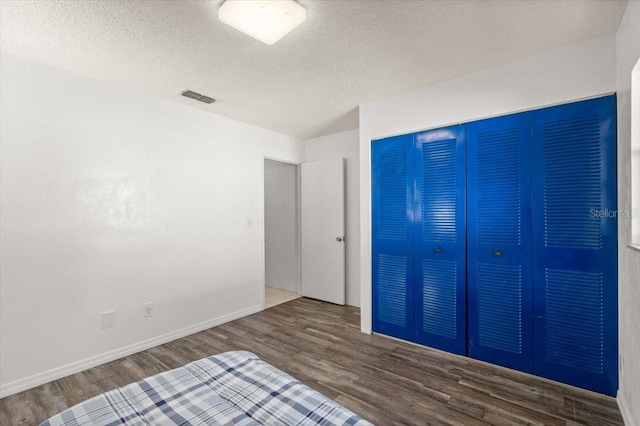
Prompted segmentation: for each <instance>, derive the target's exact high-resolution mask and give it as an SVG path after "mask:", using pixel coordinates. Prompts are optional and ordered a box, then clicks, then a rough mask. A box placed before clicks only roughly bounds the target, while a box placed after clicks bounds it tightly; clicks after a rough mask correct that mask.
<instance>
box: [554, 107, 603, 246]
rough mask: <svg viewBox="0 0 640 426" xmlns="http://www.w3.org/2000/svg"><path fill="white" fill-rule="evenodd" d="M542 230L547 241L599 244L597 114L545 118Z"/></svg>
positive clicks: (599, 208)
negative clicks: (573, 117) (568, 117)
mask: <svg viewBox="0 0 640 426" xmlns="http://www.w3.org/2000/svg"><path fill="white" fill-rule="evenodd" d="M543 132H544V133H543V140H544V148H543V149H544V223H545V227H544V235H545V244H546V245H547V247H565V248H568V247H575V248H596V249H597V248H600V247H602V236H601V232H600V218H599V217H597V215H594V214H591V212H592V211H599V210H601V209H602V198H601V191H602V190H601V186H602V155H601V147H600V140H601V135H600V120H599V117H598V116H597V115H595V114H594V115H592V116H591V117H581V118H576V119H573V120H563V121H557V122H549V123H545V125H544V130H543Z"/></svg>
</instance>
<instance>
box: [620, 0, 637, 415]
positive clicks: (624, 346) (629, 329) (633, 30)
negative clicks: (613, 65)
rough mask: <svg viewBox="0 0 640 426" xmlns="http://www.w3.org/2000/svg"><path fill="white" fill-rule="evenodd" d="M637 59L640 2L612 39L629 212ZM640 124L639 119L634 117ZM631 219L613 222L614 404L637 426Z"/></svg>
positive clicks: (623, 196)
mask: <svg viewBox="0 0 640 426" xmlns="http://www.w3.org/2000/svg"><path fill="white" fill-rule="evenodd" d="M638 58H640V2H633V1H631V2H629V3H628V5H627V10H626V12H625V15H624V17H623V19H622V23H621V24H620V29H619V30H618V34H617V81H618V83H617V89H618V208H620V209H627V208H629V207H631V185H630V184H631V162H630V157H631V155H630V152H631V70H632V68H633V66H634V65H635V64H636V63H637V61H638ZM635 119H636V120H639V119H640V118H639V117H635ZM630 237H631V220H630V218H629V217H627V216H619V218H618V292H619V294H618V309H619V311H618V318H619V339H620V354H621V355H622V356H623V358H624V361H623V363H622V371H621V374H620V389H619V391H618V404H619V405H620V409H621V411H622V413H623V417H624V419H625V422H626V424H627V425H628V426H634V425H640V309H638V306H640V252H638V251H634V250H633V249H631V248H629V247H628V246H627V244H629V243H630Z"/></svg>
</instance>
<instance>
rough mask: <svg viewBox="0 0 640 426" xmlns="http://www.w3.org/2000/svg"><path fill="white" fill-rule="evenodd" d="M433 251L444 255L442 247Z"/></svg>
mask: <svg viewBox="0 0 640 426" xmlns="http://www.w3.org/2000/svg"><path fill="white" fill-rule="evenodd" d="M433 251H435V252H436V253H442V252H443V248H442V247H436V248H434V249H433Z"/></svg>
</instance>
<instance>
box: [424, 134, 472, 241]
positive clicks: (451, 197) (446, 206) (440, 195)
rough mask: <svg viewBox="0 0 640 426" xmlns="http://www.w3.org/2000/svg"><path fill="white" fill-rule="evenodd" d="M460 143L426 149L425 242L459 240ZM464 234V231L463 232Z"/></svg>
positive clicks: (439, 143) (426, 146) (448, 142)
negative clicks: (458, 183)
mask: <svg viewBox="0 0 640 426" xmlns="http://www.w3.org/2000/svg"><path fill="white" fill-rule="evenodd" d="M457 150H458V143H457V140H456V139H447V140H441V141H436V142H430V143H425V144H423V146H422V159H421V161H422V164H424V165H428V167H424V169H423V173H422V182H421V185H420V191H421V199H422V203H423V208H422V239H423V241H451V242H456V241H457V240H458V235H457V232H458V230H457V227H456V211H457V210H456V199H457V196H458V193H457V186H458V185H457V172H456V170H457V167H458V152H457ZM460 231H461V232H464V230H460Z"/></svg>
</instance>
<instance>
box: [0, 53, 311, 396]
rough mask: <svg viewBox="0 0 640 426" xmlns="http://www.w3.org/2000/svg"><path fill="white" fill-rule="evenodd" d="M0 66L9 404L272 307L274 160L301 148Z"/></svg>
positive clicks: (81, 81)
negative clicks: (267, 278)
mask: <svg viewBox="0 0 640 426" xmlns="http://www.w3.org/2000/svg"><path fill="white" fill-rule="evenodd" d="M0 59H1V70H0V76H1V82H0V109H1V115H0V120H1V122H2V126H1V134H0V161H1V163H0V173H1V174H0V191H1V193H2V197H1V204H0V220H1V222H0V245H1V247H2V250H1V252H0V274H1V275H0V386H1V387H0V393H1V395H2V396H4V395H7V394H11V393H14V392H16V391H19V390H21V389H26V388H29V387H31V386H35V385H37V384H40V383H44V382H47V381H49V380H52V379H55V378H57V377H61V376H64V375H66V374H69V373H72V372H74V371H79V370H82V369H84V368H86V367H89V366H91V365H96V364H99V363H102V362H106V361H109V360H111V359H114V358H117V357H120V356H122V355H125V354H127V353H132V352H135V351H138V350H142V349H144V348H147V347H150V346H154V345H155V344H158V343H161V342H163V341H167V340H172V339H174V338H177V337H180V336H181V335H185V334H188V333H190V332H195V331H197V330H199V329H203V328H208V327H210V326H212V325H215V324H217V323H220V322H222V321H225V320H229V319H232V318H235V317H238V316H241V315H245V314H248V313H251V312H255V311H258V310H260V309H261V308H262V303H263V298H264V282H263V278H264V277H263V276H262V271H263V253H262V248H263V244H262V240H263V229H262V223H263V212H264V210H263V196H264V182H263V180H264V174H263V163H264V162H263V159H264V157H265V156H268V157H271V158H279V159H283V160H288V161H293V162H300V161H301V160H302V156H303V145H302V143H300V142H299V141H297V140H296V139H294V138H291V137H288V136H284V135H281V134H277V133H274V132H271V131H267V130H264V129H260V128H257V127H254V126H250V125H246V124H243V123H240V122H237V121H233V120H229V119H226V118H222V117H220V116H216V115H213V114H209V113H206V112H203V111H200V110H198V109H196V108H190V107H189V106H185V105H180V104H178V103H172V102H170V101H165V100H161V99H158V98H154V97H152V96H148V95H146V94H142V93H136V92H132V91H129V90H124V89H119V88H115V87H111V86H109V85H106V84H103V83H100V82H96V81H93V80H90V79H88V78H85V77H80V76H77V75H74V74H71V73H68V72H65V71H61V70H57V69H54V68H51V67H48V66H45V65H41V64H37V63H34V62H29V61H26V60H23V59H20V58H17V57H14V56H11V55H7V54H2V56H1V58H0ZM180 89H182V88H180ZM211 108H213V109H214V110H215V105H212V106H211ZM147 301H153V303H154V305H155V316H154V317H152V318H147V319H145V318H143V316H142V304H143V302H147ZM108 309H116V310H117V325H116V327H114V328H110V329H106V330H103V329H101V316H100V313H101V312H102V311H105V310H108Z"/></svg>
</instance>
